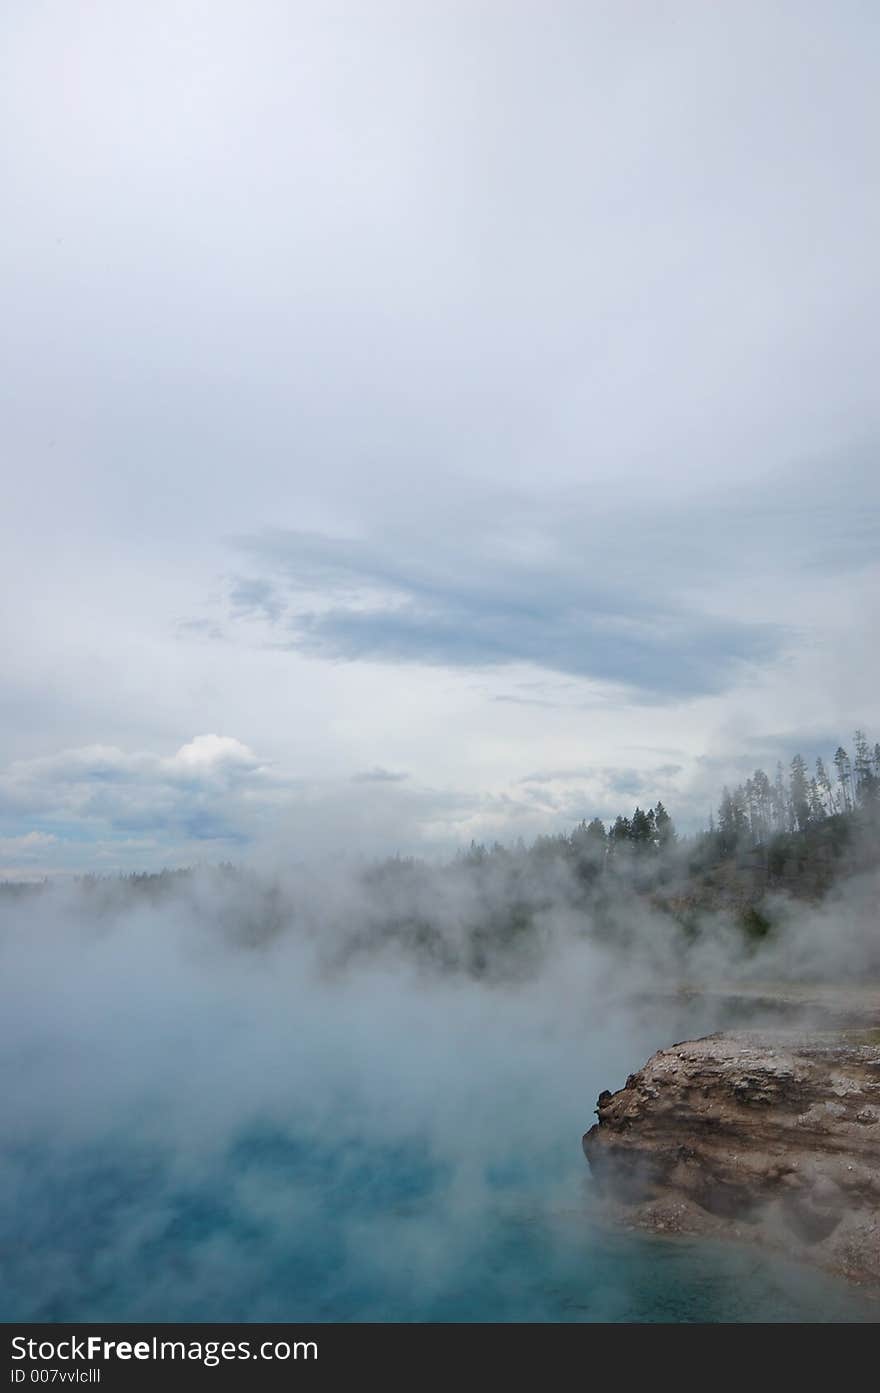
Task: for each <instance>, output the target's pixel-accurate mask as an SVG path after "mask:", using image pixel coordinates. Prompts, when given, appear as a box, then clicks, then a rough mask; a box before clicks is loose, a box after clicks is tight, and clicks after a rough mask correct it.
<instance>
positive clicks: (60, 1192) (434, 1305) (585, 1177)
mask: <svg viewBox="0 0 880 1393" xmlns="http://www.w3.org/2000/svg"><path fill="white" fill-rule="evenodd" d="M63 908H64V907H63V905H62V910H63ZM184 908H185V907H184ZM184 908H179V909H178V910H176V911H175V912H174V913H173V914H172V913H171V912H165V913H163V914H162V915H161V916H159V915H157V914H155V913H154V912H152V911H148V910H144V911H142V912H138V913H136V914H135V913H131V914H126V915H120V916H119V918H118V921H113V922H110V921H108V920H106V919H105V920H101V921H100V922H99V923H98V924H97V926H94V927H93V926H92V924H91V922H90V921H89V920H88V919H87V918H85V917H83V918H82V919H80V920H77V919H76V918H71V916H70V914H68V913H67V912H66V911H64V912H61V911H59V914H58V917H57V921H53V920H52V919H51V918H49V917H48V916H47V915H44V916H43V917H42V918H40V919H38V920H35V921H34V922H33V923H31V922H30V921H28V920H25V921H19V919H18V918H17V917H14V918H13V920H12V921H11V923H10V925H9V928H8V931H7V934H6V938H5V939H4V937H3V935H2V934H0V956H2V958H3V964H2V971H0V1096H2V1097H3V1100H4V1105H3V1108H2V1109H0V1317H2V1319H3V1320H5V1321H12V1320H16V1321H19V1320H40V1321H89V1320H108V1321H111V1320H112V1321H121V1320H134V1321H137V1320H161V1321H198V1320H204V1321H232V1322H234V1321H328V1320H332V1321H367V1320H369V1321H471V1320H474V1321H476V1320H482V1321H485V1320H491V1321H722V1320H723V1321H746V1320H823V1321H827V1320H861V1319H874V1318H875V1316H876V1313H877V1307H876V1306H874V1305H873V1304H872V1303H866V1302H865V1300H864V1297H863V1296H862V1294H861V1293H859V1291H858V1290H856V1289H855V1288H852V1287H849V1286H847V1285H846V1284H845V1283H843V1282H839V1281H835V1280H833V1279H832V1278H830V1277H825V1276H823V1275H821V1274H818V1273H816V1272H813V1271H809V1270H805V1269H803V1268H800V1267H795V1266H792V1265H790V1264H787V1263H785V1262H784V1261H782V1260H781V1259H778V1258H775V1257H772V1256H768V1255H767V1254H764V1253H761V1252H759V1251H757V1250H750V1249H745V1248H738V1247H735V1246H733V1245H720V1246H719V1245H713V1244H709V1243H694V1242H685V1241H682V1240H670V1241H665V1242H664V1241H660V1240H658V1239H649V1238H646V1237H643V1236H639V1235H637V1234H634V1233H627V1232H620V1231H611V1230H608V1229H607V1228H605V1227H604V1226H603V1224H602V1223H601V1221H600V1217H599V1213H598V1211H597V1208H596V1205H595V1199H596V1197H595V1195H594V1193H593V1190H592V1186H591V1181H590V1177H589V1172H588V1169H587V1166H586V1163H585V1161H584V1158H583V1155H582V1152H581V1146H580V1138H581V1133H582V1132H583V1131H584V1130H585V1129H586V1127H588V1126H589V1125H590V1122H591V1121H592V1117H593V1108H594V1105H595V1099H596V1097H597V1095H598V1093H599V1091H600V1090H601V1089H602V1088H605V1087H612V1088H615V1087H619V1086H620V1085H621V1084H622V1083H623V1081H624V1079H625V1078H626V1075H627V1073H628V1072H629V1071H630V1070H632V1069H635V1068H638V1067H639V1065H640V1064H641V1063H642V1062H643V1061H644V1060H645V1059H646V1058H647V1056H648V1055H649V1054H650V1053H651V1051H652V1050H654V1049H656V1048H657V1047H658V1046H659V1045H662V1044H663V1043H669V1042H671V1041H672V1040H675V1039H681V1038H684V1036H685V1035H686V1034H688V1033H690V1034H693V1033H701V1032H702V1031H703V1030H704V1029H705V1028H706V1026H707V1022H706V1021H705V1020H702V1019H699V1020H698V1019H687V1020H684V1019H679V1018H677V1017H676V1016H674V1015H669V1016H668V1017H667V1016H665V1015H664V1013H663V1011H662V1010H661V1008H660V1007H659V1005H657V1004H656V1003H654V1004H652V1005H651V1007H650V1011H649V1012H647V1010H646V1007H645V1005H644V1004H640V1005H638V1006H634V1005H633V1004H632V1003H629V1004H627V1003H626V1002H617V1003H615V1000H614V994H613V992H609V991H608V990H607V989H606V984H607V983H608V982H609V981H610V982H611V984H612V985H613V984H614V982H615V981H616V978H617V976H618V975H619V973H620V972H622V973H623V975H624V976H625V978H626V979H627V980H628V979H629V976H630V975H631V973H632V967H631V966H630V965H629V964H628V963H627V962H625V961H623V962H618V960H617V959H616V958H615V959H614V960H613V961H612V963H611V968H612V971H611V974H610V977H609V975H608V973H607V972H606V973H605V974H604V975H603V971H604V969H603V962H604V960H602V959H599V960H597V956H596V952H595V950H594V949H592V948H591V947H590V945H589V944H581V943H574V944H573V945H572V946H571V948H570V949H569V950H568V951H567V952H566V953H565V954H564V955H560V957H559V958H558V959H552V960H551V961H550V962H549V963H548V965H547V967H546V969H545V970H544V971H543V972H542V973H541V974H539V975H536V976H535V978H534V980H531V979H530V980H528V981H525V982H523V983H522V984H520V985H519V986H510V985H509V986H507V987H501V986H496V987H492V986H489V985H486V984H481V983H479V982H475V981H471V980H469V979H467V978H464V977H461V976H458V977H444V976H442V975H440V976H438V977H435V976H426V975H425V974H413V973H411V972H409V971H407V970H405V969H404V968H402V967H401V966H400V965H399V964H395V963H392V964H378V963H377V964H371V965H365V966H363V967H359V968H358V970H357V971H351V972H346V973H338V972H336V973H333V974H327V973H326V972H325V971H324V970H323V968H322V966H321V963H320V961H318V962H316V961H315V959H314V956H313V955H310V953H308V952H306V951H305V950H304V949H303V947H302V945H301V943H300V942H299V941H298V940H296V939H294V938H292V937H290V936H289V937H285V938H282V939H279V941H278V943H277V944H276V945H275V946H274V947H271V948H266V949H265V950H262V951H260V952H258V953H253V952H242V951H239V950H237V949H234V948H230V947H229V945H228V944H226V943H225V942H224V941H223V940H222V938H219V939H218V937H217V935H216V934H214V933H212V932H209V931H208V930H207V929H206V928H205V924H204V920H203V919H199V918H196V919H195V920H193V919H192V918H189V919H188V918H187V917H186V915H185V913H184ZM0 927H2V926H0ZM652 1000H653V998H652ZM688 1009H690V1008H688ZM708 1024H711V1023H710V1022H709V1023H708Z"/></svg>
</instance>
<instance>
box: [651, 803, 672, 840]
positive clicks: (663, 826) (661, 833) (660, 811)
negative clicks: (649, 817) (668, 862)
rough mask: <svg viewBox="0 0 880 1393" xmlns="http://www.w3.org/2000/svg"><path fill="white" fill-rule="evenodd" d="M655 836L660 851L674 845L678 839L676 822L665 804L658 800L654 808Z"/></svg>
mask: <svg viewBox="0 0 880 1393" xmlns="http://www.w3.org/2000/svg"><path fill="white" fill-rule="evenodd" d="M654 836H655V838H656V841H657V846H658V848H659V850H660V851H666V849H667V848H668V847H671V846H674V845H675V842H676V840H677V838H676V832H675V824H674V823H673V821H672V818H671V817H670V816H669V814H668V812H667V811H666V809H665V808H664V806H663V804H662V803H660V802H659V801H658V803H657V806H656V808H655V809H654Z"/></svg>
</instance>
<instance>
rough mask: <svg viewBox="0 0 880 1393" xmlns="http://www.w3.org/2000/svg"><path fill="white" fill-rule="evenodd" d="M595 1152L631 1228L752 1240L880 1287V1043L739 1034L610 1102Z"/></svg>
mask: <svg viewBox="0 0 880 1393" xmlns="http://www.w3.org/2000/svg"><path fill="white" fill-rule="evenodd" d="M597 1113H598V1117H599V1121H598V1122H597V1123H596V1124H595V1126H593V1127H591V1128H590V1130H589V1131H588V1132H587V1133H586V1135H585V1137H584V1143H583V1144H584V1151H585V1153H586V1156H587V1159H588V1161H589V1163H590V1167H591V1169H592V1172H593V1175H594V1177H595V1179H596V1181H597V1182H598V1185H599V1188H600V1190H601V1192H602V1193H603V1194H604V1195H606V1196H607V1198H608V1200H609V1202H610V1203H611V1205H612V1207H614V1208H615V1209H616V1210H617V1211H618V1213H619V1214H622V1215H625V1216H627V1217H628V1221H629V1222H630V1223H634V1224H636V1225H638V1226H641V1227H645V1228H649V1229H653V1230H655V1231H659V1232H665V1233H676V1232H677V1233H705V1234H713V1235H716V1236H719V1237H722V1236H733V1237H736V1238H741V1239H743V1238H751V1239H756V1240H758V1241H761V1242H764V1243H766V1244H768V1245H770V1246H773V1247H776V1248H781V1249H783V1250H784V1251H787V1252H788V1253H790V1254H791V1255H792V1256H793V1257H797V1258H801V1259H807V1260H810V1261H812V1262H815V1263H817V1264H819V1265H820V1266H822V1267H825V1268H828V1269H830V1270H832V1271H836V1272H841V1273H843V1274H845V1275H846V1276H847V1277H849V1278H851V1279H853V1280H856V1281H860V1282H864V1283H869V1284H871V1285H874V1284H877V1285H878V1286H880V1036H878V1032H877V1031H871V1032H866V1033H864V1034H863V1035H862V1036H861V1037H860V1036H859V1034H858V1032H852V1033H851V1034H850V1035H849V1036H846V1035H845V1034H836V1035H834V1036H831V1037H830V1038H825V1039H824V1040H823V1039H822V1038H821V1037H819V1038H813V1039H808V1038H793V1037H792V1035H791V1034H790V1033H775V1034H770V1033H768V1032H762V1033H761V1034H760V1035H756V1034H753V1033H750V1032H730V1033H723V1034H718V1035H709V1036H706V1037H705V1038H703V1039H700V1040H688V1041H685V1042H683V1043H681V1044H677V1045H672V1046H671V1047H670V1048H668V1049H662V1050H658V1052H657V1053H656V1054H655V1055H654V1056H653V1057H652V1058H651V1059H650V1060H649V1061H648V1063H647V1064H646V1065H645V1067H644V1068H643V1069H641V1070H640V1071H639V1072H638V1073H637V1074H632V1075H630V1077H629V1078H628V1079H627V1081H626V1084H625V1086H624V1087H623V1088H622V1089H621V1090H620V1091H619V1092H617V1093H608V1092H605V1093H602V1094H601V1095H600V1097H599V1106H598V1108H597Z"/></svg>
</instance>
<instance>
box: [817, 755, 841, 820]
mask: <svg viewBox="0 0 880 1393" xmlns="http://www.w3.org/2000/svg"><path fill="white" fill-rule="evenodd" d="M816 787H817V788H818V790H819V795H820V797H821V799H822V803H823V806H824V807H825V809H826V811H827V812H829V813H833V812H835V811H836V807H837V805H836V802H835V798H834V790H833V788H832V787H831V780H830V778H829V777H828V770H827V769H826V768H825V765H824V763H823V761H822V756H821V755H820V756H819V758H818V759H817V760H816Z"/></svg>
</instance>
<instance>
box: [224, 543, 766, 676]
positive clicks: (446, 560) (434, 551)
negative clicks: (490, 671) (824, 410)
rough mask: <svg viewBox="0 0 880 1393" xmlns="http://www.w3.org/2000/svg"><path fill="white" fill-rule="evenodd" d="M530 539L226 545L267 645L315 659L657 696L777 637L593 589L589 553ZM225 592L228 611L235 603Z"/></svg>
mask: <svg viewBox="0 0 880 1393" xmlns="http://www.w3.org/2000/svg"><path fill="white" fill-rule="evenodd" d="M543 540H544V543H545V545H544V546H543V547H542V548H541V551H542V555H541V556H540V557H539V558H537V559H535V558H534V557H532V556H529V555H528V554H526V555H520V556H517V555H509V554H508V555H507V556H504V557H497V556H496V555H495V554H494V553H495V552H497V550H498V543H497V541H496V540H494V539H493V536H492V534H491V532H490V531H488V530H487V533H486V534H485V535H484V536H481V534H480V531H479V529H475V528H472V535H471V536H470V537H469V538H468V539H467V546H466V547H464V548H462V549H460V550H459V549H458V548H455V549H453V548H452V547H451V546H450V543H449V541H448V540H447V541H434V542H433V544H431V543H428V544H426V546H425V548H424V551H423V552H422V553H421V555H420V556H419V557H418V558H416V557H415V556H413V554H412V553H411V551H410V547H411V545H412V544H411V542H410V543H409V544H400V543H399V542H398V544H395V541H394V539H391V540H390V541H386V542H384V543H382V542H378V541H375V542H374V541H370V540H364V539H351V540H344V539H339V538H334V537H329V536H323V535H320V534H317V533H299V532H281V531H275V532H270V533H265V534H263V535H261V536H256V537H250V538H245V539H241V540H240V542H239V545H240V547H241V548H242V549H243V550H245V551H246V552H247V553H248V554H249V555H250V556H251V557H252V558H253V559H254V560H255V561H257V562H262V564H263V565H264V566H265V567H266V568H267V569H268V570H269V572H270V574H271V577H272V579H271V581H269V580H265V581H257V580H254V581H252V582H250V583H249V587H250V589H252V590H253V591H255V592H257V593H262V591H263V590H270V591H271V593H272V595H273V597H274V598H273V604H272V607H271V609H270V610H268V611H267V610H266V609H265V607H264V608H263V609H262V610H261V614H262V616H263V617H265V618H267V619H268V620H270V622H271V624H272V626H273V629H274V630H275V633H276V635H277V637H276V641H277V642H279V643H282V644H288V645H290V646H291V647H292V648H297V649H300V650H301V651H303V652H305V653H307V654H310V655H312V656H316V657H322V658H328V659H344V660H346V661H357V660H364V661H381V662H390V663H396V664H401V663H411V664H431V665H433V664H436V665H442V666H450V667H470V668H478V669H479V668H486V667H493V666H505V665H507V666H510V665H514V664H522V663H528V664H533V665H534V666H535V667H537V668H541V669H546V670H548V671H551V672H559V673H566V674H570V675H573V676H576V677H579V678H587V679H591V680H594V681H600V682H605V683H613V684H617V685H622V686H624V687H627V688H630V689H634V690H635V691H637V692H639V693H640V694H641V695H642V696H643V697H653V698H656V699H662V700H663V699H665V700H669V699H673V698H676V697H678V698H681V697H688V696H693V695H700V694H704V693H707V692H713V691H717V690H719V689H723V688H724V687H725V686H727V685H730V684H731V683H732V682H733V681H734V679H735V677H736V676H737V675H738V673H739V671H740V669H741V667H742V666H743V664H746V663H756V662H758V661H761V660H766V659H767V658H768V657H770V656H772V655H773V654H774V653H775V652H777V651H778V648H779V645H780V637H781V636H780V633H779V631H778V630H777V629H776V627H775V626H773V625H771V624H769V623H743V622H740V621H737V620H736V619H731V618H725V617H720V616H712V615H711V614H706V613H700V612H699V610H697V609H696V608H694V607H693V606H684V605H682V604H681V603H680V602H679V603H677V602H676V601H675V600H674V598H673V596H672V595H671V594H668V593H667V594H663V595H660V596H659V597H658V598H656V599H655V598H652V597H651V596H650V595H647V594H645V593H640V592H639V589H638V587H637V586H630V587H629V588H628V589H627V590H624V589H623V587H622V585H621V584H620V582H617V583H616V584H615V583H614V582H612V583H610V584H608V585H607V586H605V587H603V586H602V585H600V584H598V583H597V579H596V572H597V571H600V570H601V569H602V567H601V554H600V555H597V556H595V557H594V558H592V560H591V561H590V562H589V563H586V564H585V559H584V556H583V554H581V553H575V552H574V551H573V549H572V548H570V547H569V546H567V545H566V539H565V538H564V537H563V538H560V537H559V536H558V535H554V533H552V532H550V533H548V535H547V536H546V537H545V538H544V539H543ZM279 581H280V582H281V583H283V585H284V587H285V589H286V591H287V596H286V603H285V605H284V607H283V608H282V605H281V601H280V599H279V598H278V594H279V592H278V582H279ZM239 588H240V587H239V585H238V583H236V587H235V589H234V592H233V613H241V610H240V607H239V606H237V605H236V602H235V599H234V596H235V595H236V594H237V593H238V590H239ZM655 590H656V587H655ZM251 612H252V611H246V613H247V614H250V613H251ZM508 699H516V698H508ZM520 700H523V699H522V698H520ZM525 700H528V701H530V702H534V701H540V700H542V699H541V698H526V699H525Z"/></svg>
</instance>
